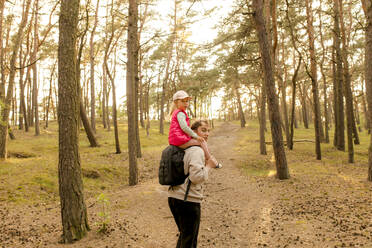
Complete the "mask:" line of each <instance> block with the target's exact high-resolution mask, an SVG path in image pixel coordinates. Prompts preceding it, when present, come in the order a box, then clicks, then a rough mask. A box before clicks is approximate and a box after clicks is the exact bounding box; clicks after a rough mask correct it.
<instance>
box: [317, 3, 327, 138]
mask: <svg viewBox="0 0 372 248" xmlns="http://www.w3.org/2000/svg"><path fill="white" fill-rule="evenodd" d="M319 3H320V6H322V0H321V1H320V2H319ZM318 15H319V36H320V45H321V47H322V60H321V62H320V63H319V66H320V72H321V74H322V79H323V97H324V99H323V101H324V130H325V140H324V141H325V143H329V118H328V116H329V114H328V103H327V78H326V73H325V71H324V63H325V59H326V48H325V46H324V37H323V36H324V35H323V29H322V27H323V21H322V11H318Z"/></svg>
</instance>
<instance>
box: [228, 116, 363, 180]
mask: <svg viewBox="0 0 372 248" xmlns="http://www.w3.org/2000/svg"><path fill="white" fill-rule="evenodd" d="M236 124H239V123H238V122H237V123H236ZM258 128H259V123H258V122H257V121H249V122H248V125H247V127H246V128H244V129H241V130H239V134H238V137H239V139H238V140H237V142H236V146H235V148H234V149H235V151H236V152H237V154H239V155H240V156H242V157H243V158H242V159H241V161H242V162H237V165H238V166H239V167H241V168H242V169H243V171H244V172H245V173H246V174H247V175H249V176H267V175H271V174H273V173H272V171H275V170H276V169H275V164H274V161H275V160H274V157H273V152H272V145H267V146H266V148H267V152H268V155H266V156H265V155H259V152H260V151H259V129H258ZM267 128H268V132H267V133H266V134H265V137H266V142H269V141H271V133H270V124H269V122H268V123H267ZM294 132H295V133H294V140H303V139H307V140H315V138H314V135H315V134H314V129H313V128H312V126H310V128H309V129H305V128H304V127H299V128H298V129H295V130H294ZM283 135H284V132H283ZM329 136H330V140H331V142H330V143H329V144H326V143H322V144H321V152H322V160H321V161H319V160H316V157H315V143H311V142H298V143H294V149H293V150H292V151H290V150H289V149H287V148H286V149H285V150H286V157H287V162H288V167H289V171H290V174H291V175H296V174H307V175H324V176H326V175H328V174H338V172H337V169H338V168H342V170H343V172H344V174H346V172H350V171H352V170H355V171H357V172H358V173H359V174H357V175H354V176H357V179H358V180H365V178H366V177H367V163H368V147H369V142H370V137H369V135H368V134H367V132H366V131H365V130H364V131H362V132H360V133H359V138H360V145H354V156H355V163H354V164H349V163H348V154H347V151H346V152H343V151H338V150H337V149H335V148H334V147H333V130H331V131H330V133H329ZM345 137H346V133H345ZM283 138H284V139H285V137H283ZM345 146H346V149H347V144H345ZM363 171H364V172H365V174H363Z"/></svg>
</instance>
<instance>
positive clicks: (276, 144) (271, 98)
mask: <svg viewBox="0 0 372 248" xmlns="http://www.w3.org/2000/svg"><path fill="white" fill-rule="evenodd" d="M253 10H254V13H253V17H254V21H255V24H256V30H257V36H258V41H259V46H260V50H261V56H262V64H263V71H264V75H265V78H264V79H265V80H264V83H265V88H266V91H267V100H268V107H269V117H270V123H271V135H272V141H273V149H274V156H275V163H276V170H277V177H278V178H279V179H288V178H289V171H288V167H287V159H286V155H285V151H284V144H283V135H282V129H281V126H280V115H279V99H278V96H277V95H276V93H275V80H274V75H273V68H272V61H271V55H270V52H271V51H270V47H271V46H270V44H269V41H268V38H267V31H266V29H265V20H264V17H263V2H262V0H253Z"/></svg>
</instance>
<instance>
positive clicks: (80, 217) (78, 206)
mask: <svg viewBox="0 0 372 248" xmlns="http://www.w3.org/2000/svg"><path fill="white" fill-rule="evenodd" d="M78 17H79V0H62V1H61V12H60V19H59V42H58V44H59V45H58V46H59V47H58V99H59V104H58V125H59V163H58V178H59V195H60V200H61V216H62V226H63V234H62V240H61V241H62V242H63V243H72V242H74V241H76V240H80V239H81V238H82V237H84V236H85V235H86V233H87V231H88V230H89V225H88V218H87V209H86V205H85V201H84V194H83V181H82V178H81V167H80V156H79V133H78V131H79V130H78V126H79V102H80V99H79V93H78V90H79V85H78V82H77V77H76V51H75V46H76V37H77V35H76V34H77V24H78Z"/></svg>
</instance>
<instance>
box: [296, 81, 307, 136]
mask: <svg viewBox="0 0 372 248" xmlns="http://www.w3.org/2000/svg"><path fill="white" fill-rule="evenodd" d="M298 89H299V93H300V99H301V104H302V106H301V110H302V121H303V122H304V127H305V128H306V129H309V119H308V116H309V114H308V110H307V101H306V96H305V94H306V93H304V91H306V90H307V89H306V86H305V85H303V89H302V88H301V85H299V87H298Z"/></svg>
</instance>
